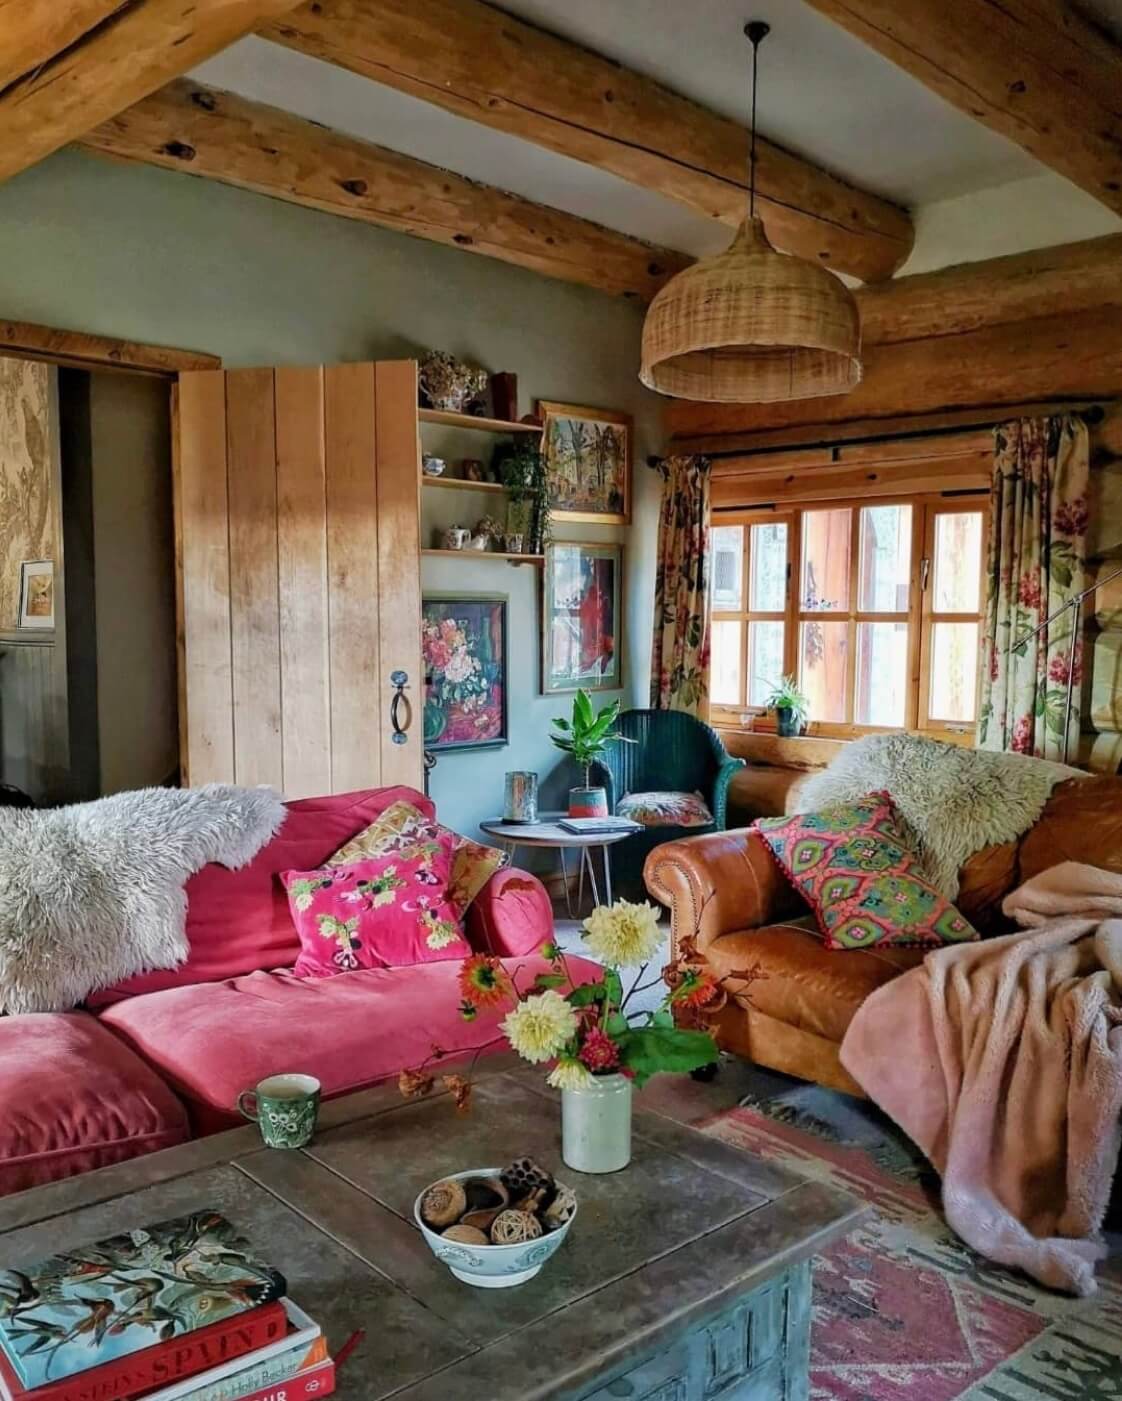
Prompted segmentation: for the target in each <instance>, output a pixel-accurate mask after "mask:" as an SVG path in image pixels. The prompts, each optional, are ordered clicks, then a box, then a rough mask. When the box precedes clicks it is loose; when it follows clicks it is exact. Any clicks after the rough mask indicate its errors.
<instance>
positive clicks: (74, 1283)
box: [0, 1211, 334, 1401]
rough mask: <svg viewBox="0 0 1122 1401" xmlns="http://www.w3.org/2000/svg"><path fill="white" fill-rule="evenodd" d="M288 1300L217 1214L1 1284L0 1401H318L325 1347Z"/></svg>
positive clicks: (89, 1249) (162, 1226)
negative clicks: (273, 1398)
mask: <svg viewBox="0 0 1122 1401" xmlns="http://www.w3.org/2000/svg"><path fill="white" fill-rule="evenodd" d="M285 1288H286V1285H285V1281H284V1279H283V1278H282V1276H281V1275H280V1274H279V1273H278V1272H277V1271H276V1270H274V1269H273V1268H272V1267H271V1266H270V1265H268V1264H266V1263H265V1262H264V1261H263V1260H260V1259H259V1258H258V1257H257V1256H255V1254H254V1253H253V1250H252V1247H251V1246H250V1244H249V1242H248V1241H247V1240H245V1239H244V1238H243V1237H242V1236H241V1235H240V1234H239V1233H238V1232H237V1231H236V1229H235V1228H234V1227H233V1226H232V1225H231V1224H230V1222H228V1221H227V1220H226V1219H225V1218H224V1217H223V1216H221V1215H220V1214H219V1213H217V1212H214V1211H202V1212H195V1213H193V1214H192V1215H190V1216H184V1217H178V1218H176V1219H175V1220H173V1221H164V1222H161V1223H159V1224H158V1225H155V1226H148V1227H145V1228H143V1229H139V1230H134V1231H129V1232H127V1233H124V1234H121V1235H117V1236H112V1237H110V1238H109V1239H108V1240H103V1241H98V1242H97V1243H96V1244H94V1245H89V1246H81V1247H79V1248H77V1249H75V1250H73V1251H68V1252H65V1253H63V1254H59V1255H55V1256H52V1257H50V1258H49V1259H47V1260H42V1261H40V1262H38V1263H37V1264H35V1265H30V1266H27V1267H25V1268H24V1269H22V1270H16V1269H8V1270H3V1271H0V1398H2V1401H133V1398H136V1397H145V1398H150V1401H238V1399H239V1398H243V1397H256V1396H257V1394H258V1393H261V1401H264V1397H265V1396H268V1395H272V1394H273V1392H274V1391H275V1389H276V1387H277V1386H278V1384H280V1383H285V1384H286V1385H285V1401H304V1399H305V1398H308V1397H312V1396H323V1395H326V1394H327V1393H329V1392H330V1391H332V1390H333V1389H334V1364H333V1363H332V1361H331V1359H330V1357H329V1356H328V1354H327V1346H326V1341H325V1339H324V1338H323V1336H322V1333H321V1331H320V1328H319V1327H318V1325H317V1324H315V1323H314V1322H313V1321H312V1319H310V1318H309V1317H308V1316H307V1314H305V1313H303V1312H302V1311H301V1310H300V1309H299V1308H297V1306H296V1305H295V1304H294V1303H292V1301H291V1300H290V1299H286V1298H285V1297H284V1293H285Z"/></svg>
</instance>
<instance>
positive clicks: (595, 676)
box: [542, 540, 623, 695]
mask: <svg viewBox="0 0 1122 1401" xmlns="http://www.w3.org/2000/svg"><path fill="white" fill-rule="evenodd" d="M622 577H623V546H622V545H592V544H589V543H588V542H587V541H575V540H574V541H571V540H556V541H554V542H553V544H552V545H550V547H549V549H548V550H547V551H546V557H545V584H544V587H543V589H542V690H543V691H544V692H545V693H546V694H547V695H549V694H552V693H554V692H557V691H576V690H584V691H618V690H619V689H620V687H621V686H622V684H623V677H622V669H621V663H620V656H621V653H622V649H621V647H620V627H621V615H622V597H621V589H622Z"/></svg>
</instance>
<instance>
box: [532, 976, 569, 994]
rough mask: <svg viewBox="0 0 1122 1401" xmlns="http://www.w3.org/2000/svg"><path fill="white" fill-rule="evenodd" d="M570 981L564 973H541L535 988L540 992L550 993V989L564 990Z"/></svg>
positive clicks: (536, 980) (535, 981) (535, 982)
mask: <svg viewBox="0 0 1122 1401" xmlns="http://www.w3.org/2000/svg"><path fill="white" fill-rule="evenodd" d="M568 981H569V980H568V978H566V977H565V975H564V973H539V974H538V976H537V977H536V978H535V979H534V987H535V988H536V989H537V990H538V992H548V990H549V989H550V988H563V987H564V986H565V984H566V983H567V982H568Z"/></svg>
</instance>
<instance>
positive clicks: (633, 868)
mask: <svg viewBox="0 0 1122 1401" xmlns="http://www.w3.org/2000/svg"><path fill="white" fill-rule="evenodd" d="M616 728H617V729H618V730H619V733H620V734H621V735H623V736H624V737H625V738H627V739H630V740H634V741H635V743H634V744H614V745H612V747H611V748H610V749H609V750H608V752H607V753H606V754H605V756H604V758H603V760H602V761H601V762H600V763H597V764H593V766H592V782H593V783H594V784H603V786H604V787H605V788H606V789H607V790H608V807H609V809H610V810H611V811H612V812H615V811H616V805H617V804H618V802H619V800H620V799H621V798H623V797H625V796H626V795H627V794H629V793H650V792H674V793H700V794H701V796H702V797H703V798H704V799H705V801H706V803H707V804H708V807H709V811H710V812H711V813H712V814H713V818H714V821H713V824H712V826H708V827H690V828H683V827H676V826H674V827H648V828H646V829H645V830H644V831H642V832H636V833H635V835H634V836H632V837H628V838H627V840H626V841H622V842H619V843H618V844H617V845H615V846H613V847H612V871H613V876H614V884H615V889H616V893H617V894H619V895H622V896H624V897H625V898H626V899H632V900H633V899H636V898H645V896H646V888H645V887H644V885H643V863H644V861H645V860H646V859H647V853H648V852H649V851H652V850H653V849H654V848H655V847H656V846H661V845H662V843H663V842H672V841H675V840H676V839H677V838H678V837H696V836H701V835H703V834H704V833H706V832H723V831H724V830H725V826H726V820H727V819H726V814H727V811H728V789H729V783H730V782H731V780H732V776H733V774H734V773H736V771H737V770H738V769H742V768H743V767H744V760H743V759H733V758H731V757H730V756H729V754H728V752H727V750H726V749H725V746H724V745H723V744H722V743H721V741H720V738H719V737H718V735H717V732H716V731H715V730H712V729H710V728H709V726H708V725H706V724H704V723H703V722H702V721H701V720H698V719H696V718H695V717H694V716H692V715H687V714H685V712H684V711H681V710H625V711H624V712H623V714H622V715H621V716H620V717H619V722H618V724H617V726H616Z"/></svg>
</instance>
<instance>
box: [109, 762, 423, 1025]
mask: <svg viewBox="0 0 1122 1401" xmlns="http://www.w3.org/2000/svg"><path fill="white" fill-rule="evenodd" d="M398 802H409V803H412V804H413V805H414V806H415V807H418V808H420V809H421V810H422V811H423V812H425V813H426V814H427V815H428V816H430V817H431V816H432V815H433V813H434V808H433V805H432V803H431V802H430V801H429V800H428V798H426V797H425V796H424V795H423V794H421V793H418V792H417V791H416V790H415V789H413V788H404V787H397V788H366V789H361V790H360V791H358V792H356V793H335V794H333V795H331V796H330V797H326V798H300V799H298V800H297V801H295V802H292V803H289V804H287V807H288V816H287V817H286V818H285V820H284V825H283V826H282V827H281V829H280V831H279V832H278V833H277V835H276V836H275V837H274V838H273V840H272V841H271V842H269V843H268V844H267V845H266V846H264V847H262V849H261V850H260V851H259V852H258V853H257V855H256V856H255V857H254V858H253V860H252V861H251V862H250V863H249V865H248V866H243V867H242V868H241V870H240V871H230V870H227V869H226V867H225V866H218V865H213V864H212V865H209V866H204V867H203V869H202V870H201V871H200V872H199V873H198V874H197V875H195V876H192V877H191V879H190V880H189V881H188V882H187V941H188V943H189V944H190V947H191V952H190V955H189V956H188V959H187V962H186V963H183V964H180V966H179V967H178V968H174V969H170V970H168V971H160V972H156V973H142V974H140V975H139V976H138V977H135V978H128V979H126V980H125V981H124V982H122V983H117V984H116V986H114V987H111V988H105V989H103V990H102V991H101V992H99V993H95V994H94V996H92V997H91V998H90V999H89V1005H90V1006H91V1007H106V1006H109V1005H110V1004H111V1003H114V1002H119V1001H120V1000H121V999H122V998H124V997H139V996H142V995H143V994H145V993H150V992H159V991H161V990H162V989H164V988H180V987H186V986H189V985H192V984H194V983H206V982H217V981H219V980H220V979H222V978H236V977H238V976H240V975H241V974H243V973H251V972H253V971H254V970H255V969H258V968H290V967H291V966H292V965H293V964H294V963H295V962H296V960H297V958H298V957H299V955H300V939H299V937H298V935H297V933H296V927H295V925H294V924H293V923H292V917H291V915H290V914H289V912H288V900H287V898H286V897H285V892H284V887H283V885H282V884H281V882H280V880H279V879H278V877H279V875H280V872H281V871H288V870H301V871H306V870H310V869H311V868H312V867H314V866H322V865H323V864H324V862H325V861H327V859H328V857H330V856H333V855H334V854H335V852H336V851H338V849H339V848H340V847H341V846H342V845H343V844H344V843H345V842H348V841H350V839H351V838H352V837H354V836H356V835H357V834H358V833H359V832H361V831H362V830H363V828H365V827H368V826H369V825H370V823H371V822H373V820H374V819H375V818H376V817H377V816H378V814H379V813H380V812H383V811H384V810H385V809H386V808H388V807H389V806H390V804H391V803H398Z"/></svg>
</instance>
